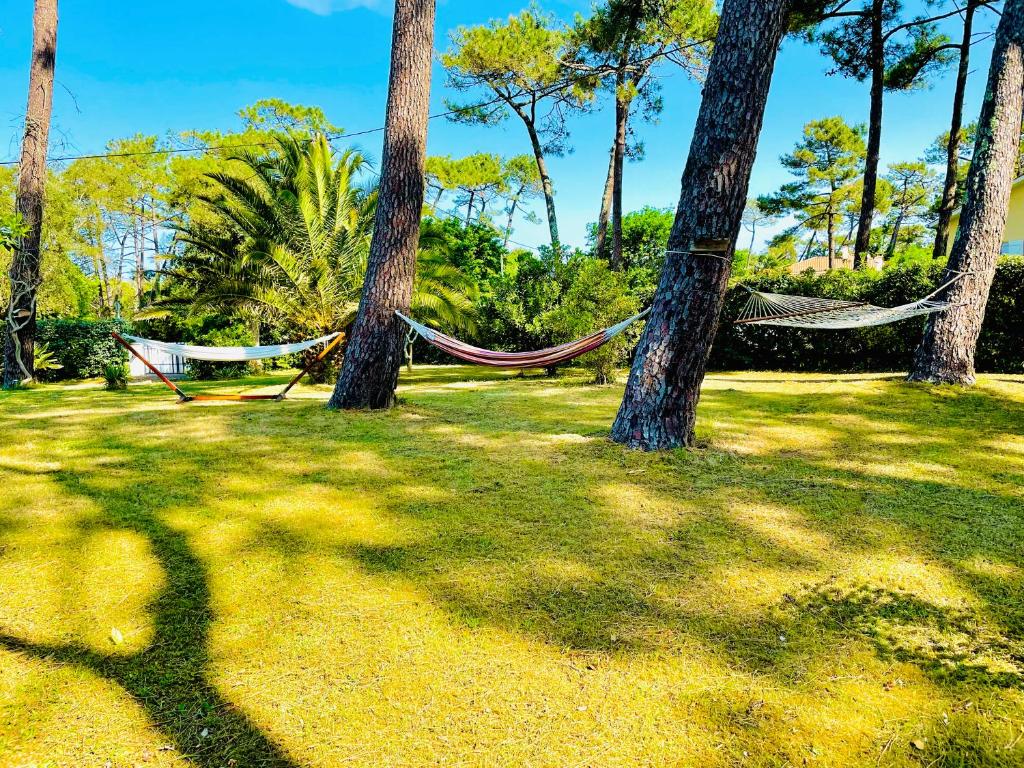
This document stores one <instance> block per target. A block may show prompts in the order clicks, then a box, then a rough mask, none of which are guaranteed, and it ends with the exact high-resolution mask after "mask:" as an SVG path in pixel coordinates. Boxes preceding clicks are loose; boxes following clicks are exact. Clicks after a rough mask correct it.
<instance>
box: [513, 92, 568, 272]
mask: <svg viewBox="0 0 1024 768" xmlns="http://www.w3.org/2000/svg"><path fill="white" fill-rule="evenodd" d="M517 112H518V114H519V117H520V118H522V120H523V123H524V124H525V125H526V131H527V133H529V134H530V146H532V147H533V157H534V159H535V160H536V161H537V173H538V175H539V176H540V185H541V188H542V189H543V190H544V205H545V206H546V207H547V212H548V231H549V232H550V234H551V250H553V251H554V252H555V253H556V254H557V253H560V252H561V250H562V243H561V241H560V240H559V239H558V216H557V215H556V214H555V186H554V184H552V183H551V175H550V174H549V173H548V164H547V161H546V160H545V159H544V147H543V145H541V143H540V136H539V135H538V134H537V127H536V126H535V125H534V124H533V120H531V119H530V117H529V115H527V114H526V113H524V112H521V111H518V110H517Z"/></svg>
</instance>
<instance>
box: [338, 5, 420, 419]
mask: <svg viewBox="0 0 1024 768" xmlns="http://www.w3.org/2000/svg"><path fill="white" fill-rule="evenodd" d="M433 47H434V0H395V19H394V31H393V35H392V42H391V75H390V82H389V86H388V105H387V115H386V117H385V121H384V125H385V129H384V152H383V155H382V159H381V172H380V192H379V199H378V204H377V214H376V218H375V220H374V228H373V240H372V242H371V244H370V257H369V263H368V265H367V269H366V279H365V282H364V283H363V293H362V297H361V299H360V302H359V312H358V314H357V315H356V320H355V323H353V325H352V331H351V335H350V336H349V340H348V347H347V349H346V352H345V358H344V360H343V362H342V366H341V373H340V374H339V375H338V382H337V384H336V385H335V387H334V394H333V395H332V396H331V400H330V402H329V404H328V406H329V407H331V408H389V407H390V406H391V405H393V404H394V400H395V387H396V386H397V385H398V371H399V368H400V367H401V364H402V345H403V341H404V338H405V334H404V328H405V326H404V324H403V323H402V321H401V319H400V318H398V317H396V316H395V310H399V311H401V312H404V313H408V312H409V302H410V301H411V299H412V288H413V279H414V277H415V271H416V247H417V243H418V242H419V234H420V214H421V212H422V209H423V186H424V179H423V167H424V163H425V160H426V144H427V120H428V116H429V107H430V67H431V57H432V55H433Z"/></svg>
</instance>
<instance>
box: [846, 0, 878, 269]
mask: <svg viewBox="0 0 1024 768" xmlns="http://www.w3.org/2000/svg"><path fill="white" fill-rule="evenodd" d="M883 8H884V0H872V4H871V50H870V52H869V55H870V57H871V111H870V114H869V116H868V146H867V154H866V156H865V158H864V192H863V193H862V195H861V199H860V219H859V220H858V222H857V240H856V242H855V243H854V246H853V266H854V267H855V268H857V269H860V268H861V267H863V266H864V263H865V261H866V259H867V253H868V249H869V248H870V247H871V223H872V220H873V219H874V216H875V190H876V189H877V187H878V156H879V152H880V150H881V146H882V102H883V97H884V88H885V40H884V38H883V37H882V12H883Z"/></svg>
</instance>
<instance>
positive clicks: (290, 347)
mask: <svg viewBox="0 0 1024 768" xmlns="http://www.w3.org/2000/svg"><path fill="white" fill-rule="evenodd" d="M336 336H338V334H337V333H330V334H328V335H326V336H321V337H320V338H319V339H311V340H309V341H300V342H297V343H295V344H272V345H269V346H264V347H197V346H193V345H191V344H172V343H170V342H167V341H153V340H152V339H143V338H140V337H138V336H126V337H125V338H127V339H131V340H132V341H134V342H135V343H136V344H138V345H139V346H141V347H148V348H149V349H157V350H160V351H161V352H167V353H168V354H171V355H177V356H178V357H185V358H188V359H189V360H209V361H211V362H221V363H228V362H241V361H244V360H265V359H266V358H268V357H281V356H282V355H293V354H295V353H296V352H305V351H306V350H307V349H312V348H313V347H315V346H316V345H317V344H323V343H324V342H327V341H330V340H331V339H333V338H334V337H336Z"/></svg>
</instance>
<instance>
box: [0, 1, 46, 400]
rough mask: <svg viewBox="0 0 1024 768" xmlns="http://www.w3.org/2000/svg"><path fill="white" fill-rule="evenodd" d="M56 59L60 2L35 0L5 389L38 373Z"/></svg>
mask: <svg viewBox="0 0 1024 768" xmlns="http://www.w3.org/2000/svg"><path fill="white" fill-rule="evenodd" d="M56 60H57V0H36V4H35V10H34V12H33V16H32V62H31V65H30V68H29V78H28V108H27V110H26V113H25V136H24V140H23V141H22V144H21V163H20V165H19V166H18V195H17V200H16V202H15V206H16V210H17V211H18V213H19V214H20V215H21V218H22V221H23V222H24V224H25V226H26V228H27V233H26V234H25V236H24V237H22V238H21V242H20V243H18V246H17V248H15V251H14V257H13V259H12V260H11V268H10V272H9V276H10V280H11V296H10V301H9V304H8V307H7V313H6V326H7V328H6V330H7V332H6V333H5V334H4V374H3V386H4V387H14V386H17V385H18V384H19V383H20V382H21V381H24V380H31V379H33V378H34V377H35V360H34V357H35V339H36V296H37V292H38V290H39V284H40V282H42V269H41V255H40V252H39V249H40V243H41V242H42V237H43V204H44V197H45V191H46V153H47V151H48V149H49V141H50V116H51V114H52V112H53V72H54V66H55V64H56Z"/></svg>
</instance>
